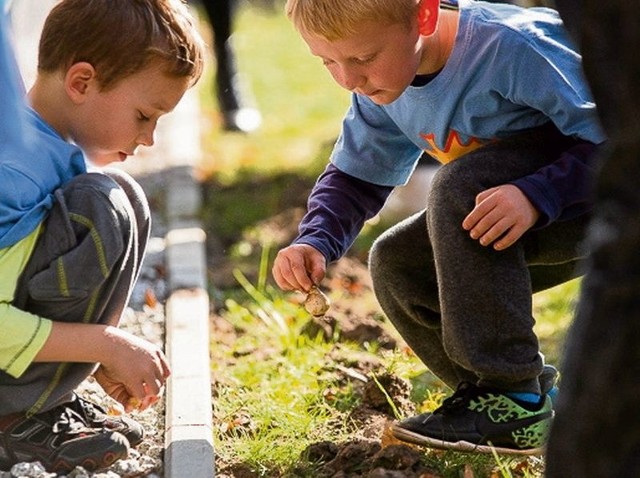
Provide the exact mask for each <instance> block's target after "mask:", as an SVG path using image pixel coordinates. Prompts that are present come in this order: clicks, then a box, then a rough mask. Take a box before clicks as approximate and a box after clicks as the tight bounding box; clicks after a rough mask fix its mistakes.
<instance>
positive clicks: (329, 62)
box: [322, 58, 334, 66]
mask: <svg viewBox="0 0 640 478" xmlns="http://www.w3.org/2000/svg"><path fill="white" fill-rule="evenodd" d="M333 63H334V62H333V60H327V59H325V58H323V59H322V64H323V65H324V66H329V65H333Z"/></svg>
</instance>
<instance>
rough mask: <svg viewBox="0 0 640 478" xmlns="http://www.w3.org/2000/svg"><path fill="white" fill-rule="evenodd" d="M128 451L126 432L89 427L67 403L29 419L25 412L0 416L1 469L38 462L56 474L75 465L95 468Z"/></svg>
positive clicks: (104, 466)
mask: <svg viewBox="0 0 640 478" xmlns="http://www.w3.org/2000/svg"><path fill="white" fill-rule="evenodd" d="M128 454H129V443H128V442H127V439H126V438H125V437H124V435H122V434H120V433H118V432H112V431H109V430H98V429H95V428H89V427H87V425H86V424H85V423H84V421H83V419H82V417H81V416H79V415H78V414H77V413H76V412H74V411H73V410H71V409H70V408H68V407H66V406H65V405H61V406H58V407H56V408H54V409H52V410H49V411H47V412H43V413H38V414H36V415H33V416H32V417H29V418H27V417H26V416H25V414H23V413H13V414H11V415H5V416H3V417H0V469H4V470H8V469H9V468H11V467H12V466H13V465H15V464H16V463H21V462H34V461H39V462H40V463H41V464H42V466H44V467H45V468H46V470H47V471H49V472H53V473H68V472H70V471H71V470H73V469H74V468H75V467H76V466H82V467H83V468H85V469H86V470H87V471H96V470H101V469H103V468H107V467H109V466H111V465H112V464H113V463H115V462H116V461H117V460H119V459H121V458H126V457H127V456H128Z"/></svg>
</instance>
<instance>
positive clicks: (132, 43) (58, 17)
mask: <svg viewBox="0 0 640 478" xmlns="http://www.w3.org/2000/svg"><path fill="white" fill-rule="evenodd" d="M205 48H206V47H205V44H204V41H203V40H202V37H201V36H200V34H199V33H198V31H197V29H196V27H195V23H194V21H193V18H192V17H191V15H190V13H189V11H188V9H187V6H186V4H185V3H184V2H183V1H181V0H62V1H61V2H60V3H58V4H57V5H56V6H55V7H54V8H53V9H52V10H51V12H50V13H49V15H48V17H47V20H46V21H45V25H44V29H43V31H42V36H41V38H40V46H39V52H38V70H40V71H43V72H49V73H51V72H57V71H60V70H62V71H66V70H67V69H68V68H69V67H71V65H73V64H74V63H78V62H87V63H90V64H91V65H92V66H93V67H94V68H95V70H96V73H97V78H98V81H99V83H100V87H101V88H102V89H103V90H108V89H109V88H112V87H113V86H115V84H116V83H118V82H119V81H120V80H122V79H124V78H126V77H128V76H130V75H132V74H134V73H137V72H138V71H140V70H142V69H144V68H146V67H148V66H150V65H151V64H152V63H154V62H158V63H159V64H161V65H162V68H163V70H164V72H165V73H166V74H167V75H168V76H171V77H179V78H189V79H190V83H191V84H194V83H195V82H196V81H197V80H198V79H199V78H200V76H201V74H202V70H203V62H204V60H203V58H204V55H205Z"/></svg>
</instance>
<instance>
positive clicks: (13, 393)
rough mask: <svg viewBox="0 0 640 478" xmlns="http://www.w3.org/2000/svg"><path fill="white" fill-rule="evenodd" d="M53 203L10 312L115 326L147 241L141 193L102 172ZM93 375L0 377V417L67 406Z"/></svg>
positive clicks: (76, 367)
mask: <svg viewBox="0 0 640 478" xmlns="http://www.w3.org/2000/svg"><path fill="white" fill-rule="evenodd" d="M55 196H56V202H55V204H54V206H53V208H52V210H51V212H50V214H49V216H48V217H47V219H46V220H45V224H44V233H43V234H42V235H41V237H40V238H39V240H38V242H37V244H36V247H35V249H34V252H33V254H32V256H31V258H30V259H29V263H28V264H27V267H26V268H25V270H24V272H23V274H22V276H21V277H20V280H19V281H18V287H17V290H16V298H15V300H14V304H13V305H15V306H16V307H18V308H20V309H22V310H26V311H28V312H31V313H34V314H37V315H40V316H42V317H45V318H48V319H52V320H54V321H62V322H77V323H94V324H109V325H118V323H119V321H120V317H121V315H122V313H123V311H124V308H125V306H126V304H127V302H128V300H129V297H130V295H131V291H132V289H133V285H134V283H135V280H136V278H137V276H138V273H139V271H140V265H141V263H142V259H143V256H144V251H145V248H146V244H147V241H148V237H149V229H150V214H149V206H148V204H147V200H146V198H145V195H144V192H143V191H142V188H141V187H140V186H139V185H138V184H137V183H136V182H135V181H134V180H133V179H132V178H131V177H130V176H129V175H127V174H126V173H123V172H121V171H118V170H106V171H104V174H102V173H88V174H83V175H81V176H77V177H76V178H74V179H73V180H72V181H71V182H69V183H68V184H67V185H66V186H65V187H64V188H62V189H59V190H57V191H56V192H55ZM69 347H73V343H69ZM95 367H96V364H81V363H33V364H31V366H30V367H29V368H28V369H27V370H26V372H25V373H24V374H23V375H22V376H21V377H20V378H17V379H16V378H13V377H11V376H9V375H8V374H6V373H4V372H0V415H5V414H8V413H13V412H26V413H27V414H29V415H32V414H34V413H38V412H40V411H46V410H49V409H51V408H53V407H55V406H57V405H59V404H61V403H64V402H66V401H68V400H70V398H71V396H72V392H73V390H74V389H75V388H76V387H77V386H78V385H79V384H80V383H81V382H82V381H83V380H84V379H86V378H87V377H88V376H89V375H90V374H91V373H92V372H93V371H94V369H95Z"/></svg>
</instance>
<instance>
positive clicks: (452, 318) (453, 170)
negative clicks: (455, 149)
mask: <svg viewBox="0 0 640 478" xmlns="http://www.w3.org/2000/svg"><path fill="white" fill-rule="evenodd" d="M568 141H569V140H568V139H567V138H564V137H561V136H559V135H558V133H557V132H555V131H552V130H549V129H547V128H541V129H539V130H535V131H533V132H530V133H527V134H525V135H522V136H519V137H517V138H514V139H509V140H506V141H501V142H498V143H495V144H492V145H488V146H485V147H483V148H481V149H479V150H476V151H474V152H472V153H470V154H467V155H466V156H463V157H461V158H459V159H457V160H455V161H453V162H451V163H449V164H446V165H444V166H442V167H440V169H439V170H438V171H437V173H436V174H435V176H434V178H433V181H432V184H431V187H430V191H429V194H428V198H427V201H426V209H425V210H424V211H422V212H420V213H417V214H415V215H414V216H412V217H410V218H407V219H405V220H404V221H402V222H400V223H399V224H397V225H395V226H394V227H392V228H391V229H389V230H388V231H386V232H385V233H384V234H383V235H382V236H381V237H380V238H378V239H377V241H376V242H375V243H374V245H373V247H372V249H371V253H370V258H369V267H370V270H371V275H372V279H373V284H374V290H375V293H376V297H377V299H378V301H379V303H380V305H381V307H382V309H383V310H384V312H385V313H386V315H387V316H388V318H389V319H390V320H391V322H392V323H393V324H394V326H395V327H396V329H397V330H398V332H399V333H400V334H401V335H402V336H403V338H404V339H405V340H406V342H407V343H408V345H409V346H410V347H411V348H412V349H413V351H414V352H415V353H416V354H417V356H418V357H419V358H420V359H421V360H422V361H423V362H424V363H425V365H426V366H427V367H428V368H429V369H430V370H431V371H432V372H433V373H434V374H436V375H437V376H438V377H439V378H440V379H442V380H443V381H444V382H445V383H446V384H447V385H449V386H450V387H452V388H454V389H455V388H456V386H457V385H458V384H459V383H460V382H461V381H463V380H467V381H471V382H472V383H475V384H478V385H484V386H492V387H497V388H500V389H504V390H509V391H519V392H533V393H540V386H539V383H538V379H537V377H538V375H539V374H540V373H541V371H542V368H543V357H542V355H541V354H540V351H539V345H538V340H537V337H536V335H535V334H534V332H533V325H534V319H533V316H532V294H533V293H534V292H537V291H541V290H544V289H546V288H549V287H551V286H554V285H557V284H560V283H563V282H566V281H567V280H569V279H571V278H574V277H576V276H577V275H579V272H578V271H577V269H576V265H577V264H578V262H579V260H580V258H581V257H582V255H583V253H582V251H581V247H580V243H581V241H582V239H583V235H584V231H585V226H586V223H587V218H586V217H580V218H578V219H575V220H570V221H564V222H555V223H553V224H551V225H549V226H548V227H545V228H542V229H540V230H530V231H528V232H527V233H526V234H525V235H524V236H523V237H522V238H521V239H520V240H519V241H518V242H517V243H516V244H514V245H512V246H511V247H509V248H508V249H506V250H504V251H500V252H498V251H495V250H493V249H492V248H490V247H483V246H481V245H480V244H479V243H478V241H476V240H473V239H471V238H470V237H469V233H468V232H467V231H465V230H464V229H463V228H462V221H463V219H464V217H465V216H466V215H467V214H468V213H469V212H470V211H471V210H472V209H473V206H474V203H475V197H476V195H477V194H478V193H479V192H481V191H483V190H485V189H488V188H490V187H493V186H497V185H500V184H504V183H507V182H509V181H512V180H514V179H516V178H519V177H522V176H525V175H528V174H530V173H532V172H534V171H536V170H538V169H539V168H541V167H542V166H544V165H545V164H548V163H549V162H551V161H553V160H554V159H556V158H557V157H558V155H559V152H560V151H563V150H565V149H566V148H567V145H568V144H570V143H569V142H568Z"/></svg>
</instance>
